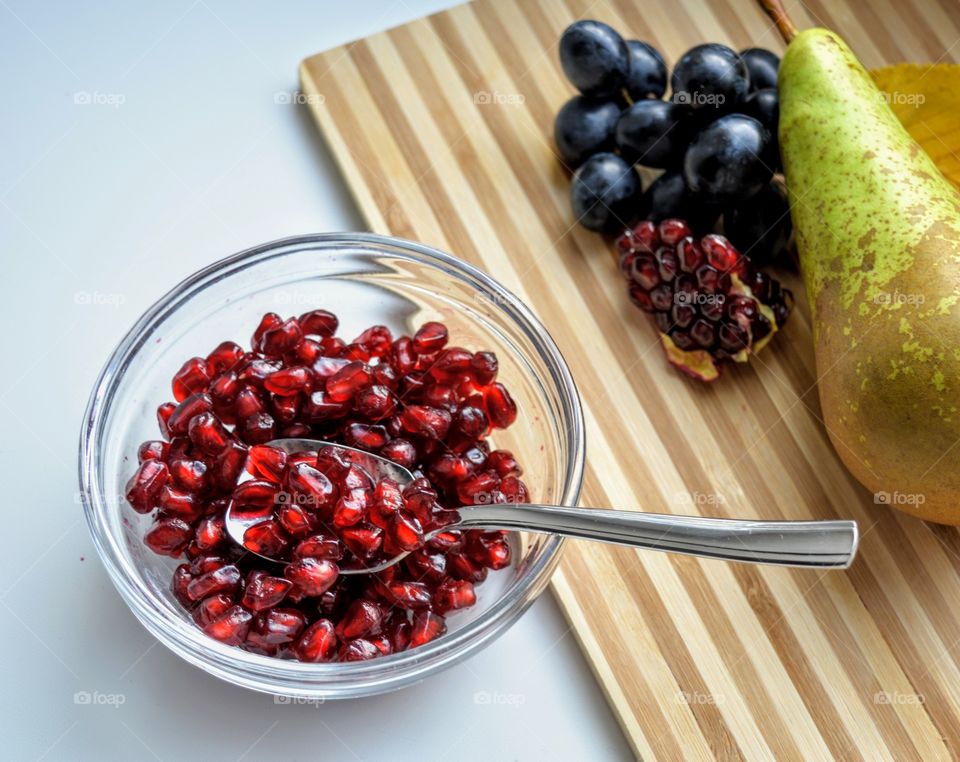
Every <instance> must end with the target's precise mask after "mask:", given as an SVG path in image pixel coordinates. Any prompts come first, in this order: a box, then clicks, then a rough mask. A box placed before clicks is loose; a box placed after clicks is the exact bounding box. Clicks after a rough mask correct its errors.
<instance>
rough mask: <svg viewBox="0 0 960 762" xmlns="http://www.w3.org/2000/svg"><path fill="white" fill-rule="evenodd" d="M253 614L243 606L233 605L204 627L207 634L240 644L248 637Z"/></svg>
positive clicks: (220, 639)
mask: <svg viewBox="0 0 960 762" xmlns="http://www.w3.org/2000/svg"><path fill="white" fill-rule="evenodd" d="M252 621H253V614H251V613H250V612H249V611H247V610H246V609H245V608H243V606H231V607H230V608H229V609H227V610H226V611H225V612H223V614H221V615H220V616H219V617H217V618H216V619H214V620H213V621H212V622H210V624H208V625H207V626H206V627H204V628H203V631H204V633H205V634H207V635H209V636H210V637H211V638H214V639H215V640H219V641H221V642H222V643H227V644H228V645H231V646H238V645H240V644H241V643H243V641H244V640H246V639H247V633H248V632H249V631H250V624H251V622H252Z"/></svg>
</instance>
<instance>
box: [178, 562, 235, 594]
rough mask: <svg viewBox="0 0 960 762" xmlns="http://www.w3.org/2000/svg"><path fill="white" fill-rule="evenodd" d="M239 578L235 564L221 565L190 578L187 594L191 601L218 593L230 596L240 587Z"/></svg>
mask: <svg viewBox="0 0 960 762" xmlns="http://www.w3.org/2000/svg"><path fill="white" fill-rule="evenodd" d="M240 580H241V576H240V570H239V569H238V568H237V567H236V566H234V565H233V564H228V565H226V566H221V567H219V568H217V569H213V570H212V571H209V572H207V573H206V574H201V575H200V576H199V577H196V578H194V579H193V580H191V582H190V584H189V585H187V596H188V597H189V598H190V600H191V601H199V600H200V599H201V598H206V597H207V596H209V595H217V594H219V593H223V594H225V595H231V596H232V595H235V594H236V592H237V591H238V590H239V589H240Z"/></svg>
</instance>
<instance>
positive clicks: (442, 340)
mask: <svg viewBox="0 0 960 762" xmlns="http://www.w3.org/2000/svg"><path fill="white" fill-rule="evenodd" d="M447 338H448V336H447V327H446V326H445V325H444V324H443V323H436V322H429V323H424V324H423V325H422V326H421V327H420V330H418V331H417V332H416V333H415V334H414V335H413V349H414V351H415V352H417V353H418V354H425V353H427V352H436V351H437V350H440V349H443V348H444V347H445V346H446V344H447Z"/></svg>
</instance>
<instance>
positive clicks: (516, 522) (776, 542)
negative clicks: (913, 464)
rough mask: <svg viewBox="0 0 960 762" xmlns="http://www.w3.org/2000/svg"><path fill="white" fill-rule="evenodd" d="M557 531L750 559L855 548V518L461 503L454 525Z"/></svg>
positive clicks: (824, 562)
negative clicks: (754, 517)
mask: <svg viewBox="0 0 960 762" xmlns="http://www.w3.org/2000/svg"><path fill="white" fill-rule="evenodd" d="M479 527H485V528H489V529H494V528H495V529H518V530H521V531H525V532H539V533H550V534H559V535H563V536H565V537H575V538H577V539H581V540H599V541H601V542H609V543H614V544H617V545H629V546H631V547H635V548H645V549H647V550H662V551H669V552H671V553H683V554H685V555H689V556H700V557H701V558H721V559H725V560H728V561H744V562H746V563H753V564H770V565H775V566H801V567H811V568H820V569H845V568H847V567H848V566H849V565H850V564H851V563H852V562H853V558H854V556H855V555H856V552H857V542H858V540H859V535H858V532H857V523H856V522H855V521H741V520H739V519H714V518H704V517H701V516H673V515H667V514H658V513H640V512H636V511H614V510H598V509H596V508H564V507H561V506H555V505H531V504H525V503H516V504H505V505H470V506H464V507H463V508H460V522H459V523H458V524H457V528H458V529H461V528H462V529H469V528H479Z"/></svg>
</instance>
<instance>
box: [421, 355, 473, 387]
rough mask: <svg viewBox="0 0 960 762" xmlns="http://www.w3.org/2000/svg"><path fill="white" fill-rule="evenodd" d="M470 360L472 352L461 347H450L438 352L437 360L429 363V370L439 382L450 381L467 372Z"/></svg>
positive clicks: (471, 359)
mask: <svg viewBox="0 0 960 762" xmlns="http://www.w3.org/2000/svg"><path fill="white" fill-rule="evenodd" d="M472 361H473V353H472V352H468V351H467V350H466V349H463V348H462V347H450V348H449V349H444V350H443V352H441V353H440V356H439V358H437V361H436V362H434V363H432V364H431V366H430V368H429V372H430V375H431V376H433V377H434V378H435V379H437V381H439V382H440V383H446V382H452V381H455V380H456V379H457V378H458V377H460V376H462V375H463V374H465V373H467V372H469V370H470V364H471V362H472Z"/></svg>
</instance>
